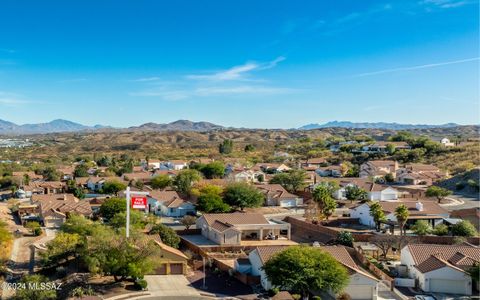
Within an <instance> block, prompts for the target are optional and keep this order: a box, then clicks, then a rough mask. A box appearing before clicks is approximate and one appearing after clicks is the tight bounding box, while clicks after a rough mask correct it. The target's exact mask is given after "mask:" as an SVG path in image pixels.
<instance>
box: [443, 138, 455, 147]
mask: <svg viewBox="0 0 480 300" xmlns="http://www.w3.org/2000/svg"><path fill="white" fill-rule="evenodd" d="M440 143H441V144H442V145H443V146H444V147H453V146H455V143H452V142H451V141H450V140H449V139H447V138H443V139H441V140H440Z"/></svg>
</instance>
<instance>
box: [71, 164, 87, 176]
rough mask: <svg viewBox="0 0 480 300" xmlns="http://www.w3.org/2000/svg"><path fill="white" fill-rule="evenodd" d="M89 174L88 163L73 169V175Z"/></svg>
mask: <svg viewBox="0 0 480 300" xmlns="http://www.w3.org/2000/svg"><path fill="white" fill-rule="evenodd" d="M89 175H90V174H88V167H87V165H86V164H79V165H77V166H76V167H75V170H74V171H73V176H75V177H88V176H89Z"/></svg>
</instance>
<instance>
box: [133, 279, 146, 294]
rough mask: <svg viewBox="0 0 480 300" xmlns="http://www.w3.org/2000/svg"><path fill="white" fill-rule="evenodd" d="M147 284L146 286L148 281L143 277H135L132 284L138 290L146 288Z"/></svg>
mask: <svg viewBox="0 0 480 300" xmlns="http://www.w3.org/2000/svg"><path fill="white" fill-rule="evenodd" d="M147 286H148V283H147V281H146V280H145V279H137V280H135V284H134V287H135V288H136V289H138V290H142V291H144V290H146V289H147Z"/></svg>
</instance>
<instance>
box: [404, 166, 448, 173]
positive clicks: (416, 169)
mask: <svg viewBox="0 0 480 300" xmlns="http://www.w3.org/2000/svg"><path fill="white" fill-rule="evenodd" d="M405 169H407V170H409V171H413V172H440V169H439V168H437V167H435V166H433V165H426V164H407V165H405Z"/></svg>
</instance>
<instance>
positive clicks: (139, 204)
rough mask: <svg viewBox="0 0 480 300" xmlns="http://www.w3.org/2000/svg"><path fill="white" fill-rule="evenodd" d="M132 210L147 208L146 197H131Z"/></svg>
mask: <svg viewBox="0 0 480 300" xmlns="http://www.w3.org/2000/svg"><path fill="white" fill-rule="evenodd" d="M132 208H140V209H145V208H147V197H132Z"/></svg>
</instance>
